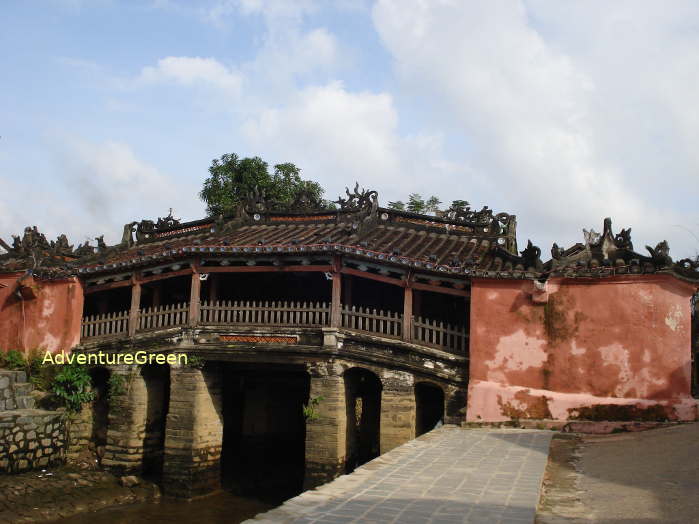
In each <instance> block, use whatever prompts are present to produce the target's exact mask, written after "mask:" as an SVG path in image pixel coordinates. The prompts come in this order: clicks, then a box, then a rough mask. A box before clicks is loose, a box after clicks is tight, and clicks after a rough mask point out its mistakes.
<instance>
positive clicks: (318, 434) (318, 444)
mask: <svg viewBox="0 0 699 524" xmlns="http://www.w3.org/2000/svg"><path fill="white" fill-rule="evenodd" d="M342 372H343V368H342V367H341V366H339V365H334V364H332V363H318V364H312V365H309V373H310V375H311V387H310V392H309V398H317V397H322V398H323V400H322V401H321V402H320V403H319V404H318V407H317V409H316V418H314V419H312V420H308V421H307V422H306V475H305V478H304V489H311V488H314V487H316V486H319V485H321V484H325V483H326V482H329V481H331V480H332V479H334V478H335V477H338V476H339V475H341V474H343V473H344V472H345V456H346V447H347V443H346V437H347V436H346V433H347V418H346V415H345V413H346V407H345V383H344V379H343V378H342Z"/></svg>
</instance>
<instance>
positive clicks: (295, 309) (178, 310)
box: [82, 300, 468, 355]
mask: <svg viewBox="0 0 699 524" xmlns="http://www.w3.org/2000/svg"><path fill="white" fill-rule="evenodd" d="M330 316H331V306H330V304H328V303H326V302H293V301H292V302H289V301H238V300H235V301H232V300H216V301H212V302H209V301H203V302H201V304H200V307H199V319H198V320H199V323H200V324H204V325H229V326H230V325H235V326H261V327H262V326H277V327H325V326H330ZM340 317H341V321H340V326H339V327H341V328H343V329H346V330H348V331H355V332H358V333H366V334H371V335H378V336H381V337H386V338H392V339H398V340H400V339H403V340H406V341H410V342H412V343H414V344H418V345H424V346H428V347H433V348H437V349H442V350H445V351H449V352H451V353H457V354H461V355H466V354H467V353H468V334H467V331H466V328H464V327H461V326H453V325H451V324H447V323H444V322H438V321H436V320H430V319H426V318H422V317H414V318H413V323H412V324H413V327H412V333H410V335H411V336H410V337H407V336H406V335H408V334H406V333H405V330H404V319H403V315H402V314H401V313H397V312H393V311H383V310H376V309H373V308H367V307H362V306H344V305H343V306H342V307H341V314H340ZM188 321H189V303H187V302H184V303H180V304H170V305H164V306H157V307H150V308H145V309H142V310H139V312H138V323H137V326H138V329H137V332H141V331H154V330H158V329H165V328H170V327H177V326H185V325H187V324H188ZM128 332H129V312H128V311H122V312H119V313H110V314H106V315H94V316H91V317H86V318H84V319H83V322H82V338H83V339H86V338H97V337H109V336H112V335H126V334H128Z"/></svg>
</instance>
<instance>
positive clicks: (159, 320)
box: [138, 302, 189, 331]
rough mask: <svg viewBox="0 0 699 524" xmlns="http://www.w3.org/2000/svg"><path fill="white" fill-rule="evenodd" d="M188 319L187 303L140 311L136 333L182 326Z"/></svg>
mask: <svg viewBox="0 0 699 524" xmlns="http://www.w3.org/2000/svg"><path fill="white" fill-rule="evenodd" d="M188 318H189V302H182V303H181V304H168V305H165V306H154V307H149V308H146V309H141V310H140V311H139V313H138V331H152V330H155V329H164V328H169V327H177V326H184V325H186V324H187V320H188Z"/></svg>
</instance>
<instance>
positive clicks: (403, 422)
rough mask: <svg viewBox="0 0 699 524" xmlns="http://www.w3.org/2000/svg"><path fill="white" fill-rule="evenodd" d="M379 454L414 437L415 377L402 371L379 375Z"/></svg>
mask: <svg viewBox="0 0 699 524" xmlns="http://www.w3.org/2000/svg"><path fill="white" fill-rule="evenodd" d="M381 383H382V384H383V390H382V392H381V454H382V455H383V454H384V453H386V452H388V451H391V450H392V449H393V448H395V447H397V446H400V445H401V444H405V443H406V442H408V441H409V440H412V439H414V438H415V378H414V377H413V376H412V375H411V374H410V373H406V372H404V371H386V372H385V373H384V374H383V376H382V377H381Z"/></svg>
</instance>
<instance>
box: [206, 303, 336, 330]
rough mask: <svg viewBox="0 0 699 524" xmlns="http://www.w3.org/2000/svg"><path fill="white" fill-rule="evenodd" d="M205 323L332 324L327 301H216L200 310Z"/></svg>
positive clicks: (247, 324) (320, 325)
mask: <svg viewBox="0 0 699 524" xmlns="http://www.w3.org/2000/svg"><path fill="white" fill-rule="evenodd" d="M200 311H201V313H200V317H199V318H200V320H201V322H202V323H203V324H236V325H243V326H285V327H295V326H304V327H322V326H329V325H330V305H329V304H327V303H326V302H287V301H283V302H282V301H264V302H263V301H259V302H255V301H249V300H240V301H238V300H216V301H213V302H208V301H204V302H202V304H201V307H200Z"/></svg>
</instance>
